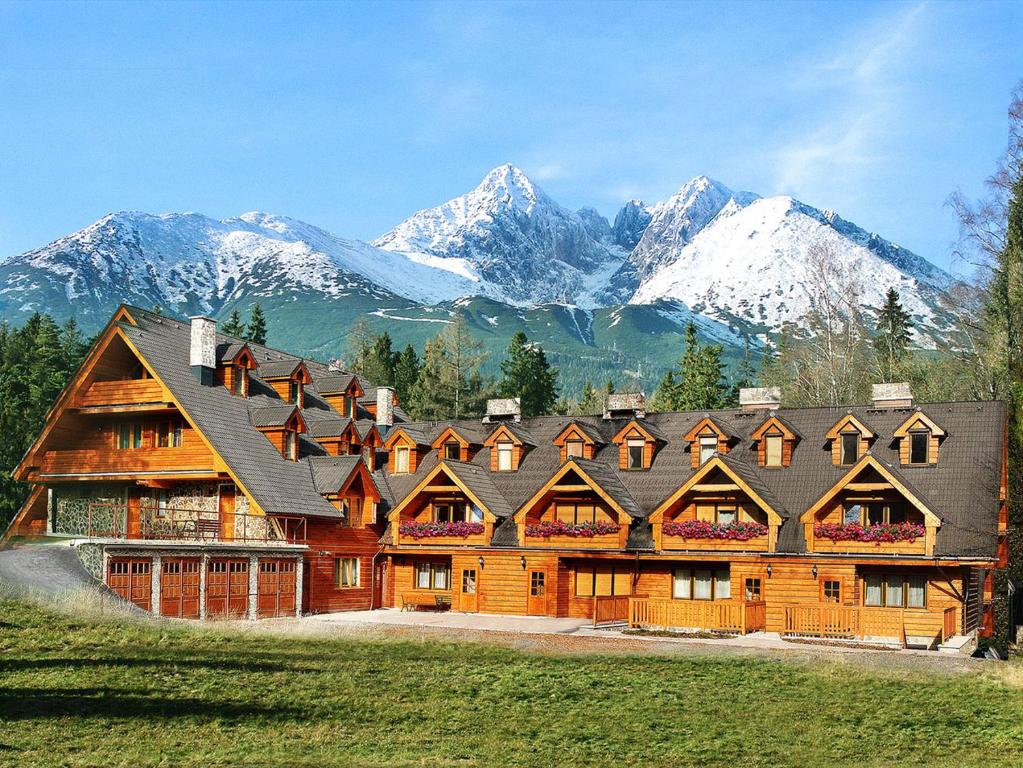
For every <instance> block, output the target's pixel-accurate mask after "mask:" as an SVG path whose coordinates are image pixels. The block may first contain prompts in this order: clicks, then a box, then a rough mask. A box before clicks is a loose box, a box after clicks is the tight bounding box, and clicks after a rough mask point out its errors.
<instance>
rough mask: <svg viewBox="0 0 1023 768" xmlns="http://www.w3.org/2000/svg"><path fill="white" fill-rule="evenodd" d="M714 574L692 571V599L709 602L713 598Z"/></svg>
mask: <svg viewBox="0 0 1023 768" xmlns="http://www.w3.org/2000/svg"><path fill="white" fill-rule="evenodd" d="M713 585H714V572H713V571H694V572H693V598H694V599H696V600H710V599H711V598H712V597H713V596H714V591H713Z"/></svg>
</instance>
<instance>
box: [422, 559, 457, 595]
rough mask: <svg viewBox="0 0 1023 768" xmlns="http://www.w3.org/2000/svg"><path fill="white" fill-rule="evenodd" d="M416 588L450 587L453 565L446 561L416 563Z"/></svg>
mask: <svg viewBox="0 0 1023 768" xmlns="http://www.w3.org/2000/svg"><path fill="white" fill-rule="evenodd" d="M415 587H416V589H450V588H451V566H450V565H447V564H446V563H425V562H423V563H416V566H415Z"/></svg>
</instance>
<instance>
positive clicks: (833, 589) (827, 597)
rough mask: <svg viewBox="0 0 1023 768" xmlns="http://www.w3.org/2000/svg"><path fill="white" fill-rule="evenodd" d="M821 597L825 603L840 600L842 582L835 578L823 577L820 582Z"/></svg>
mask: <svg viewBox="0 0 1023 768" xmlns="http://www.w3.org/2000/svg"><path fill="white" fill-rule="evenodd" d="M821 599H822V600H823V602H825V603H840V602H842V582H840V581H838V580H837V579H824V581H823V582H821Z"/></svg>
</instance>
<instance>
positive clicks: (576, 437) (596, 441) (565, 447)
mask: <svg viewBox="0 0 1023 768" xmlns="http://www.w3.org/2000/svg"><path fill="white" fill-rule="evenodd" d="M553 442H554V445H556V446H558V448H560V449H561V463H562V464H564V463H565V462H566V461H568V460H569V459H592V458H594V457H595V456H596V455H597V451H598V450H600V446H602V445H604V441H603V439H602V438H601V437H600V435H599V433H597V431H596V430H594V429H593V428H592V427H588V426H587V425H585V424H583V423H581V422H578V421H573V422H570V423H569V424H568V426H566V427H565V428H564V429H563V430H561V432H559V433H558V436H557V437H555V438H554V440H553Z"/></svg>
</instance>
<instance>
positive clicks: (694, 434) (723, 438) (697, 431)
mask: <svg viewBox="0 0 1023 768" xmlns="http://www.w3.org/2000/svg"><path fill="white" fill-rule="evenodd" d="M682 439H683V440H685V441H686V442H687V443H689V452H690V454H691V457H692V465H693V469H696V468H697V467H699V466H700V465H701V464H703V463H705V462H706V461H707V460H709V459H710V458H711V457H712V456H713V455H714V454H715V453H720V454H721V455H724V454H726V453H728V451H729V449H730V448H731V437H730V436H729V435H728V433H727V432H725V430H723V429H722V428H721V427H720V426H718V425H717V424H716V423H715V422H714V419H712V418H711V417H710V416H704V417H703V418H702V419H700V421H698V422H697V423H696V426H694V427H693V428H692V429H690V430H689V431H688V432H686V434H685V435H683V436H682Z"/></svg>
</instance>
